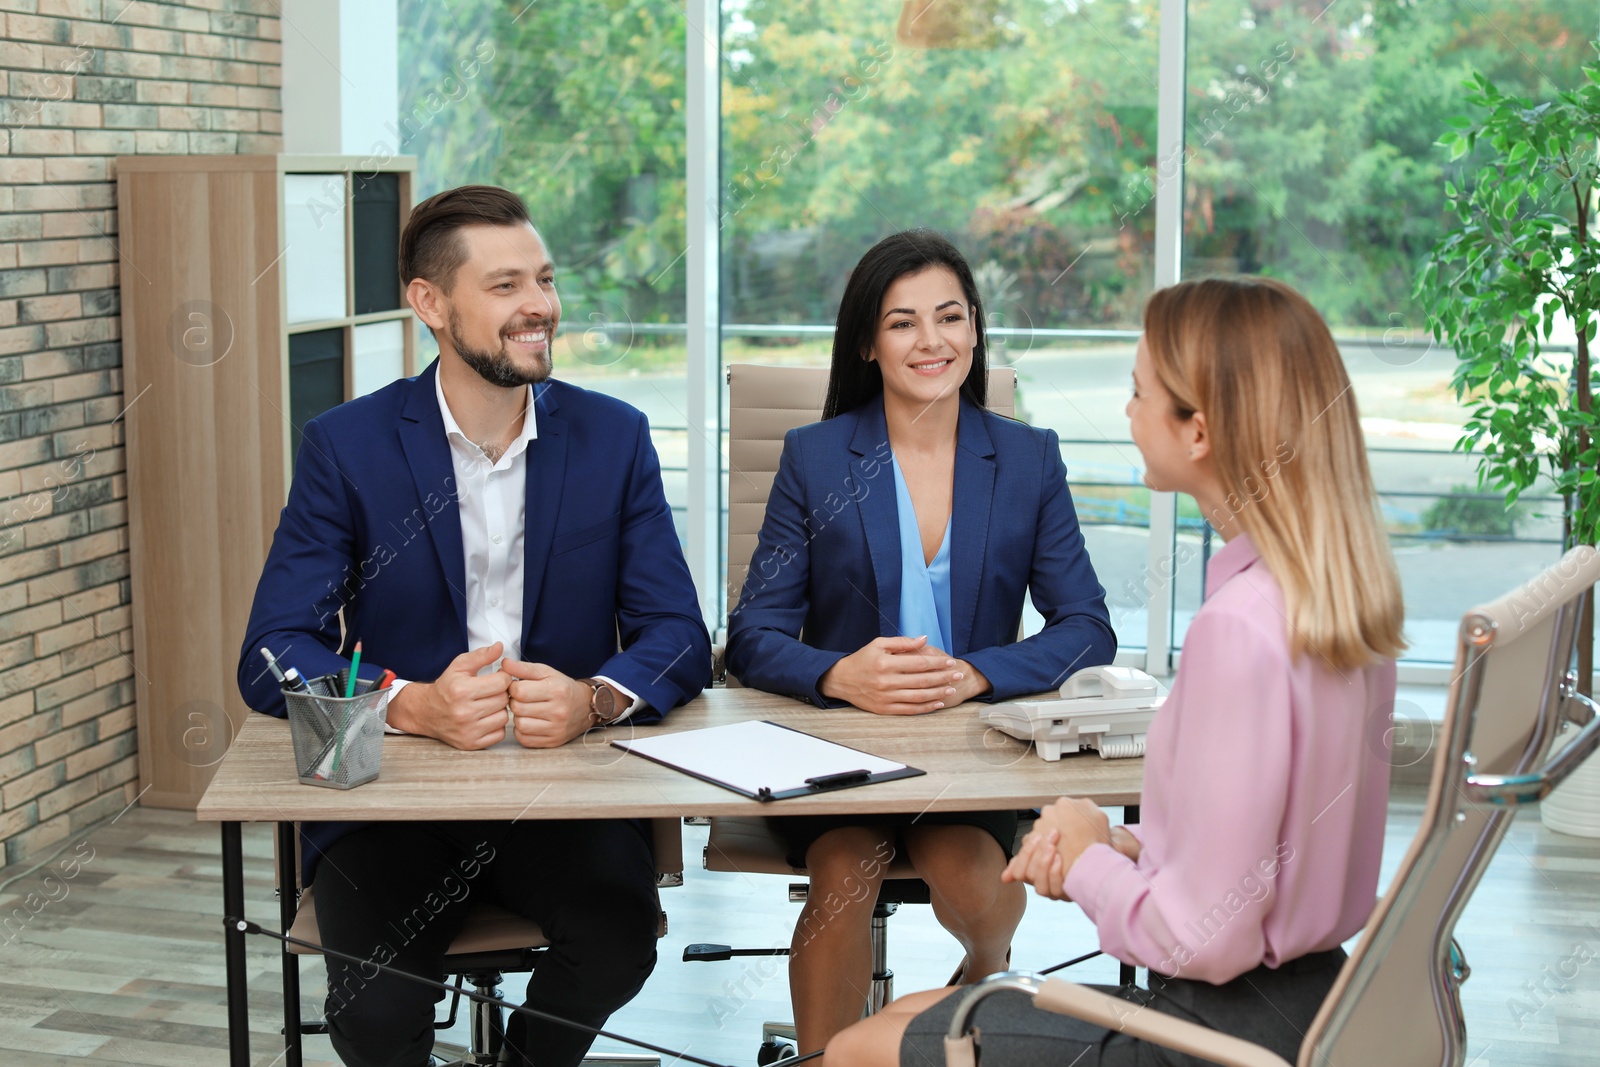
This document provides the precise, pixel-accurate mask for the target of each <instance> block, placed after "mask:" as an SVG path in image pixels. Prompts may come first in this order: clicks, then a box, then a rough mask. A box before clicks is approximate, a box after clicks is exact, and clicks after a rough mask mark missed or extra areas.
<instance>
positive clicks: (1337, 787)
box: [1066, 534, 1395, 984]
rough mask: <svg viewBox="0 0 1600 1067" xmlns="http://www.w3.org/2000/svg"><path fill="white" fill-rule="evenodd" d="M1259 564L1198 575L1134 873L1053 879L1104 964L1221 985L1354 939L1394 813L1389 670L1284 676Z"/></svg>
mask: <svg viewBox="0 0 1600 1067" xmlns="http://www.w3.org/2000/svg"><path fill="white" fill-rule="evenodd" d="M1260 559H1261V557H1260V556H1259V555H1257V553H1256V549H1255V546H1254V545H1253V544H1251V543H1250V539H1249V537H1248V536H1247V535H1244V534H1240V535H1238V536H1236V537H1235V538H1234V539H1233V540H1232V541H1229V542H1228V544H1227V545H1226V546H1225V547H1224V548H1223V549H1222V551H1220V552H1218V553H1217V554H1216V555H1215V556H1213V557H1212V559H1211V564H1210V572H1209V574H1208V576H1207V581H1206V602H1205V604H1204V605H1203V606H1202V607H1201V608H1200V611H1199V612H1198V613H1197V614H1196V615H1195V617H1194V621H1193V622H1191V623H1190V624H1189V633H1188V636H1187V637H1185V638H1184V642H1183V656H1182V660H1181V662H1180V666H1179V670H1178V675H1177V678H1176V679H1175V680H1174V682H1173V685H1172V693H1171V695H1170V696H1169V697H1168V698H1167V702H1166V705H1165V706H1164V707H1163V708H1162V710H1161V712H1160V713H1159V714H1158V715H1157V716H1156V717H1155V721H1154V722H1152V723H1151V726H1150V732H1149V736H1148V739H1147V743H1146V746H1145V765H1144V796H1143V800H1142V805H1141V811H1140V825H1138V826H1135V827H1130V830H1131V831H1132V832H1133V833H1135V834H1136V835H1137V836H1138V837H1139V839H1140V841H1141V842H1142V845H1143V849H1142V851H1141V853H1140V856H1139V860H1138V862H1137V863H1134V862H1133V861H1131V860H1129V859H1128V858H1127V857H1125V856H1123V855H1122V854H1121V853H1119V852H1117V851H1115V850H1114V849H1112V848H1111V847H1110V846H1109V845H1099V844H1097V845H1093V846H1091V847H1090V848H1089V849H1088V851H1086V852H1084V854H1083V855H1082V856H1081V857H1080V858H1079V859H1078V861H1077V862H1076V863H1074V864H1073V866H1072V869H1071V870H1070V871H1068V872H1067V878H1066V891H1067V893H1068V895H1069V896H1071V898H1072V899H1073V900H1075V901H1077V902H1078V904H1079V905H1080V906H1081V907H1082V908H1083V910H1084V912H1085V913H1086V914H1087V915H1088V916H1089V918H1090V919H1092V920H1093V921H1094V924H1095V926H1096V927H1097V929H1098V931H1099V934H1100V947H1101V948H1102V949H1104V950H1105V952H1106V953H1107V954H1108V955H1111V956H1115V957H1116V958H1117V959H1120V960H1122V961H1124V962H1127V963H1133V964H1137V965H1140V966H1144V967H1149V968H1151V969H1152V970H1155V971H1157V972H1159V973H1161V974H1165V975H1169V976H1170V975H1178V976H1180V977H1184V978H1194V979H1200V980H1203V981H1207V982H1213V983H1217V984H1220V983H1222V982H1226V981H1228V980H1230V979H1232V978H1236V977H1238V976H1239V975H1241V974H1243V973H1245V972H1246V971H1249V970H1251V969H1253V968H1254V967H1256V966H1257V965H1259V964H1262V963H1265V964H1266V965H1267V966H1269V967H1276V966H1279V965H1280V964H1282V963H1284V962H1286V961H1288V960H1292V959H1295V958H1297V957H1299V956H1303V955H1305V954H1307V953H1310V952H1319V951H1323V950H1325V949H1330V948H1333V947H1334V946H1336V945H1338V944H1340V943H1341V942H1343V941H1345V940H1347V939H1349V938H1350V937H1351V936H1353V935H1354V934H1355V933H1357V932H1358V931H1359V930H1360V929H1361V928H1362V926H1363V925H1364V924H1365V922H1366V919H1367V916H1368V915H1369V914H1370V913H1371V911H1372V907H1373V904H1374V902H1375V900H1376V894H1377V886H1378V863H1379V860H1380V859H1381V857H1382V853H1383V830H1384V816H1385V811H1386V809H1387V806H1388V799H1389V759H1388V755H1389V751H1388V729H1389V721H1390V716H1391V714H1392V712H1393V708H1394V694H1395V668H1394V663H1393V662H1392V661H1385V662H1382V663H1377V664H1373V665H1371V666H1367V667H1361V668H1357V669H1354V670H1351V669H1344V670H1338V669H1335V668H1334V667H1333V666H1331V665H1330V664H1329V663H1328V661H1327V660H1326V659H1324V658H1322V657H1321V656H1319V655H1317V653H1316V651H1315V650H1309V651H1308V652H1306V653H1305V654H1303V655H1301V656H1300V657H1299V658H1298V659H1295V660H1291V659H1290V658H1289V640H1288V623H1287V620H1286V616H1285V615H1284V606H1283V591H1282V589H1281V588H1280V587H1279V586H1278V582H1277V580H1276V579H1275V578H1273V576H1272V574H1271V573H1270V572H1269V571H1268V570H1267V568H1266V566H1265V565H1264V564H1262V563H1261V562H1260Z"/></svg>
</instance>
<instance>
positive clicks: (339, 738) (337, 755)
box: [329, 641, 361, 775]
mask: <svg viewBox="0 0 1600 1067" xmlns="http://www.w3.org/2000/svg"><path fill="white" fill-rule="evenodd" d="M360 666H361V642H360V641H357V642H356V654H355V655H354V656H353V657H352V658H351V660H350V677H349V678H348V679H347V680H346V681H345V683H344V698H345V699H346V700H349V699H350V698H351V697H353V696H355V695H356V668H357V667H360ZM349 725H350V705H348V704H346V705H345V706H344V714H343V715H341V716H340V718H339V732H338V734H337V735H336V736H335V739H334V742H333V769H332V770H331V771H329V774H330V775H334V774H338V773H339V764H340V763H341V762H343V761H344V731H345V727H347V726H349Z"/></svg>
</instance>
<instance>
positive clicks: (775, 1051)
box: [756, 1041, 795, 1067]
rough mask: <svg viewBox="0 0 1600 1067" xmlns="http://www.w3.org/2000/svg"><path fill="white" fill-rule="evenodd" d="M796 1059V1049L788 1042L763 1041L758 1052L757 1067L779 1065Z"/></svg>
mask: <svg viewBox="0 0 1600 1067" xmlns="http://www.w3.org/2000/svg"><path fill="white" fill-rule="evenodd" d="M794 1057H795V1048H794V1046H793V1045H791V1044H789V1042H787V1041H763V1042H761V1047H760V1048H759V1049H757V1050H756V1064H757V1067H767V1064H769V1063H779V1062H781V1061H783V1060H790V1059H793V1058H794Z"/></svg>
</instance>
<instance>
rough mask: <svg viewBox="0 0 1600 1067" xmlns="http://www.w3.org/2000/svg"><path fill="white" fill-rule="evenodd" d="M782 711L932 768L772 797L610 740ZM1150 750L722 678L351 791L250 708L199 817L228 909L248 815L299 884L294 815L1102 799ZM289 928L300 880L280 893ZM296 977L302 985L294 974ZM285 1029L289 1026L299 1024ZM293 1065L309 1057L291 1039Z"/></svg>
mask: <svg viewBox="0 0 1600 1067" xmlns="http://www.w3.org/2000/svg"><path fill="white" fill-rule="evenodd" d="M753 718H758V719H770V720H771V721H773V722H777V723H781V724H783V725H785V726H792V727H794V728H796V729H799V730H805V731H807V732H809V733H812V734H815V735H817V736H818V737H823V738H826V739H828V740H830V741H836V742H838V743H840V744H843V745H850V746H853V747H856V748H860V749H862V750H863V751H866V752H870V753H872V754H873V755H876V756H882V757H884V758H886V759H893V760H898V761H900V762H903V763H908V764H910V765H912V766H913V767H918V768H920V769H922V770H924V771H926V772H927V773H926V774H923V775H920V776H918V777H915V778H902V779H899V780H896V781H892V782H880V783H877V784H875V785H871V786H863V787H860V788H855V789H845V790H839V791H836V792H830V793H823V794H820V795H818V796H815V797H798V798H796V799H793V800H781V801H777V802H774V803H768V804H763V803H761V802H759V801H755V800H751V799H748V798H746V797H743V796H740V795H739V794H737V793H734V792H732V791H730V790H727V789H722V788H720V787H718V786H714V785H711V784H710V783H707V782H702V781H700V780H698V779H696V778H691V777H689V776H688V775H686V774H681V773H679V772H677V771H674V770H671V769H669V768H667V767H663V766H660V765H659V764H656V763H652V762H650V761H649V760H646V759H643V758H642V757H639V756H634V755H629V754H628V753H625V752H623V751H622V750H620V749H617V748H613V747H612V746H611V745H610V741H611V740H613V739H618V738H626V737H629V736H642V735H647V734H654V733H674V732H677V731H681V730H696V729H701V728H703V727H707V726H722V725H725V724H727V723H732V722H740V721H743V720H745V719H753ZM1143 778H1144V761H1143V760H1142V759H1131V760H1102V759H1100V758H1098V757H1097V756H1092V755H1079V756H1068V757H1065V758H1063V759H1062V760H1061V761H1060V762H1057V763H1046V762H1045V761H1044V760H1042V759H1039V758H1038V757H1036V756H1034V755H1033V754H1032V752H1031V751H1030V749H1029V747H1028V746H1027V745H1025V744H1023V743H1022V742H1020V741H1017V740H1015V739H1013V738H1010V737H1007V736H1006V735H1004V734H1001V733H999V732H998V731H995V730H990V729H988V728H987V727H985V726H984V725H983V724H982V723H980V722H979V721H978V717H977V705H962V706H959V707H955V708H949V709H947V710H944V711H939V712H935V713H933V714H931V715H922V716H916V717H899V716H880V715H869V714H866V713H864V712H861V711H857V710H855V709H853V708H846V709H841V710H825V709H822V708H816V707H812V706H811V705H809V704H802V703H800V702H799V701H796V700H792V699H790V698H788V697H782V696H775V695H773V694H770V693H762V692H759V691H757V690H754V689H711V690H707V691H706V693H705V694H704V695H702V696H700V697H699V698H697V699H695V700H694V701H693V702H691V703H689V704H687V705H685V706H684V707H681V708H678V709H677V710H676V711H673V712H672V713H671V714H669V715H668V716H667V718H666V720H665V721H664V722H662V723H659V724H656V725H652V726H638V727H635V726H630V725H628V724H626V723H625V724H623V725H621V726H616V727H612V728H610V729H609V730H595V731H591V732H590V733H589V734H587V735H585V736H584V737H583V738H580V739H578V740H577V741H574V742H572V743H571V744H568V745H566V746H564V747H562V748H559V749H542V750H533V749H525V748H523V747H522V746H520V745H518V744H517V743H516V742H515V741H514V740H510V739H508V740H506V741H503V742H502V743H500V744H499V745H496V746H495V747H494V748H491V749H488V750H486V751H483V752H458V751H456V750H454V749H451V748H449V747H448V746H446V745H444V744H442V743H441V742H438V741H434V740H432V739H429V738H421V737H399V736H391V737H387V738H385V739H384V743H383V768H382V772H381V773H380V774H379V776H378V779H377V780H376V781H373V782H369V783H367V784H366V785H363V786H360V787H358V788H356V789H351V790H336V789H325V788H319V787H316V786H306V785H301V784H300V782H299V781H298V780H297V779H296V776H295V768H294V757H293V753H292V750H291V747H290V742H289V727H288V723H286V722H284V721H283V720H280V719H273V718H271V717H269V716H266V715H253V716H251V717H250V719H249V720H248V721H247V722H246V723H245V725H244V727H243V728H242V729H241V730H240V732H239V736H238V737H237V738H235V739H234V741H233V744H232V745H231V746H230V747H229V749H228V753H227V755H226V756H224V757H223V760H222V763H221V765H220V766H219V767H218V768H217V773H216V776H215V777H214V778H213V779H212V780H211V785H210V787H209V788H208V789H207V790H206V792H205V796H203V797H202V798H201V800H200V805H199V807H198V808H197V809H196V815H197V817H198V818H199V819H200V820H201V821H203V822H218V823H221V831H222V869H223V909H224V913H225V914H227V915H232V916H243V915H244V869H243V857H242V854H241V850H240V839H239V828H240V824H241V823H244V822H258V821H259V822H276V823H278V834H279V839H278V840H279V848H278V864H279V884H280V885H293V884H295V881H294V879H295V871H294V859H293V857H294V855H295V848H294V844H295V837H294V833H295V831H294V824H295V823H296V822H298V821H303V820H341V819H359V820H367V821H381V820H422V819H507V820H510V819H574V818H586V819H597V818H645V817H662V816H684V815H747V816H748V815H775V814H783V815H797V814H801V813H810V814H870V813H874V812H878V813H882V812H907V811H912V812H921V811H967V810H975V809H994V808H1000V809H1003V808H1027V807H1036V806H1038V805H1041V804H1045V803H1048V802H1049V801H1052V800H1054V799H1055V798H1056V797H1058V796H1063V795H1068V794H1070V795H1073V796H1082V797H1087V798H1088V799H1090V800H1093V801H1094V802H1095V803H1097V804H1099V805H1101V806H1103V807H1113V806H1118V805H1121V806H1125V807H1126V806H1132V805H1137V804H1138V803H1139V792H1140V788H1141V785H1142V782H1143ZM280 905H281V914H280V917H281V920H282V924H283V927H284V929H287V928H288V926H289V924H290V923H291V922H292V921H293V918H294V911H295V901H294V894H292V893H284V894H282V896H281V900H280ZM225 943H226V949H227V970H228V1029H229V1046H230V1063H232V1064H235V1065H240V1067H243V1065H248V1064H249V1062H250V1049H249V1041H250V1036H249V1026H248V1023H247V1014H246V1009H247V1000H246V988H245V973H244V934H242V933H240V932H239V931H236V930H232V929H230V930H228V931H227V933H226V937H225ZM289 974H290V972H289V971H288V970H286V971H285V982H284V998H285V1009H286V1011H287V1010H288V1009H289V1007H290V1006H292V1005H295V1004H297V1003H298V998H299V988H298V981H294V982H292V983H291V980H290V977H289ZM291 985H293V987H294V988H291ZM286 1036H288V1035H286ZM290 1046H291V1051H290V1054H289V1058H288V1059H286V1060H285V1063H286V1064H287V1067H298V1060H299V1056H298V1047H299V1042H298V1041H296V1040H291V1041H290Z"/></svg>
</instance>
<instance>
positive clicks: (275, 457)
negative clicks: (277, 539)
mask: <svg viewBox="0 0 1600 1067" xmlns="http://www.w3.org/2000/svg"><path fill="white" fill-rule="evenodd" d="M366 164H367V161H364V160H362V159H360V158H358V157H346V156H288V155H277V156H123V157H120V158H118V160H117V217H118V227H119V230H120V232H119V234H118V238H117V240H118V246H119V249H118V250H119V252H120V255H121V275H122V338H123V354H122V358H123V388H124V390H125V400H126V403H127V409H126V413H125V415H124V418H126V419H127V430H126V435H127V462H128V526H129V550H130V553H131V557H132V558H131V566H132V580H133V644H134V667H135V670H136V677H135V682H136V685H137V688H138V729H139V774H140V778H141V779H142V781H141V783H140V787H141V789H142V790H145V792H143V793H142V796H143V801H144V803H146V804H151V805H155V806H158V807H184V808H190V807H193V806H194V804H195V802H196V801H197V800H198V799H199V797H200V794H201V793H202V792H203V791H204V790H205V787H206V784H207V783H208V782H209V781H210V780H211V774H212V770H213V768H214V767H215V765H216V763H217V761H218V760H220V759H221V758H222V754H223V752H225V751H226V750H227V745H228V743H229V742H230V741H231V740H232V738H233V736H234V734H235V733H236V732H237V729H238V727H239V725H240V724H241V723H242V722H243V721H244V717H245V716H246V715H247V714H249V711H248V709H247V708H246V707H245V706H244V703H243V701H242V700H241V699H240V697H239V690H238V685H237V683H236V680H235V666H236V664H237V662H238V655H239V646H240V643H241V642H242V641H243V640H244V628H245V623H246V621H247V619H248V616H249V612H250V602H251V600H252V598H253V597H254V595H255V587H256V581H257V579H258V578H259V577H260V574H261V565H262V563H263V561H264V560H265V559H266V554H267V548H268V546H269V545H270V544H271V542H272V532H273V530H274V529H275V528H276V527H277V524H278V514H279V511H280V510H281V509H282V507H283V503H284V500H285V498H286V494H287V490H288V484H289V478H290V473H291V470H292V464H293V460H294V455H295V452H296V451H297V450H298V447H299V444H300V427H302V426H303V425H305V422H306V421H307V420H308V419H311V418H313V417H314V416H316V415H318V414H320V413H321V412H323V411H326V410H327V409H328V408H331V407H333V406H334V405H336V404H339V403H341V402H343V401H344V400H347V399H351V398H353V397H356V396H360V395H362V394H363V393H367V392H370V391H372V390H373V389H377V388H379V387H381V386H383V385H386V384H388V383H389V382H391V381H393V380H394V379H395V378H398V377H402V376H405V375H409V374H414V373H416V365H415V364H416V352H415V347H416V328H415V326H414V325H413V316H412V314H411V310H410V308H409V307H407V306H406V304H405V301H404V298H403V296H402V293H401V289H400V278H399V267H398V264H397V262H396V260H397V254H398V251H399V247H400V230H401V227H402V225H403V224H404V221H405V215H406V213H407V212H408V211H409V210H410V207H411V197H412V185H413V177H414V174H415V168H416V162H415V159H414V158H411V157H399V158H396V159H394V160H392V161H390V162H388V163H386V164H385V165H383V166H382V167H379V168H377V169H376V170H374V169H372V168H371V167H370V165H366ZM263 669H264V668H263Z"/></svg>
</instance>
